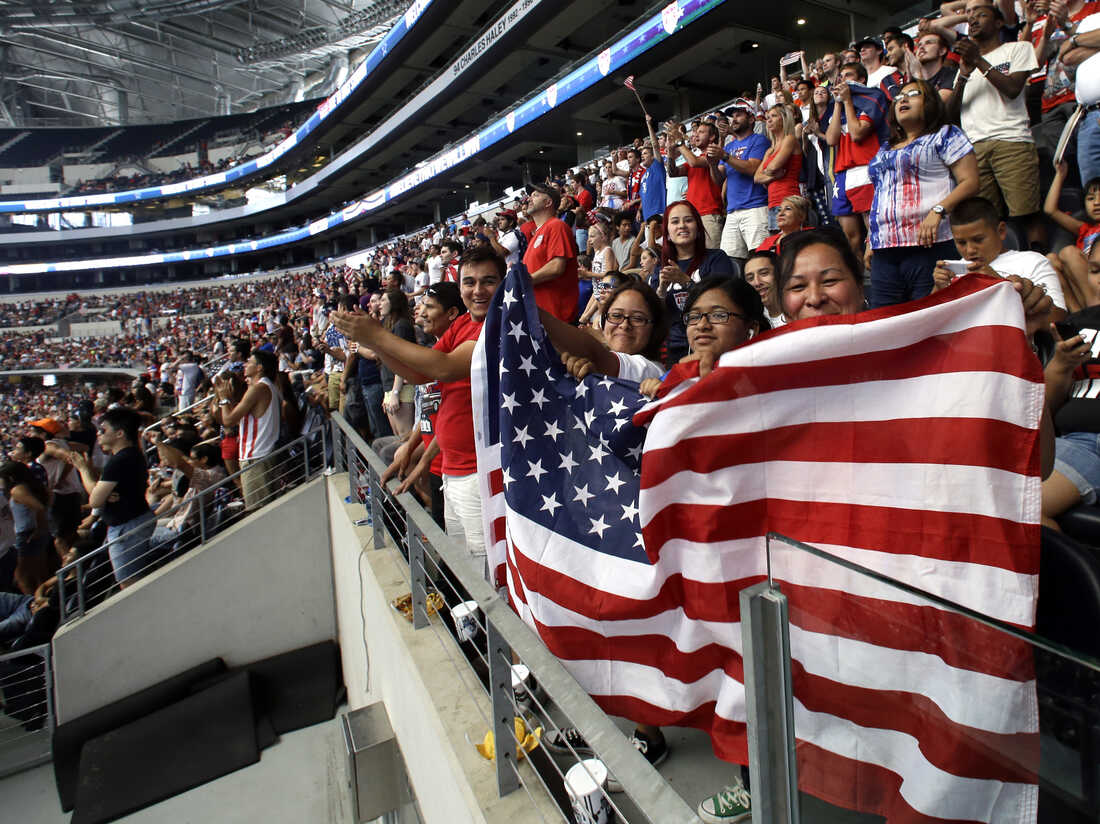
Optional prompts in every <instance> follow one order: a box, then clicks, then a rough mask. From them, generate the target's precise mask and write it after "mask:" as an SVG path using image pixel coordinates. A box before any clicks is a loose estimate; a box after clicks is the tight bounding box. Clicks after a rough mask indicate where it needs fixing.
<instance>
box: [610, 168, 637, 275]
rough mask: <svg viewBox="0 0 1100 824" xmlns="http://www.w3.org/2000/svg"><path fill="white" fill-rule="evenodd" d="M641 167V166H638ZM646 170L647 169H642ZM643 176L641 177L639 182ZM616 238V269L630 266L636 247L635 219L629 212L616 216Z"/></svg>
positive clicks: (613, 245) (612, 244)
mask: <svg viewBox="0 0 1100 824" xmlns="http://www.w3.org/2000/svg"><path fill="white" fill-rule="evenodd" d="M638 168H639V169H641V166H639V167H638ZM642 171H643V172H644V171H645V170H644V169H642ZM640 182H641V178H640V177H639V183H640ZM614 225H615V230H616V235H615V238H614V239H613V240H612V241H611V252H612V254H613V255H614V257H615V268H616V269H628V268H630V253H631V249H632V248H633V247H634V219H633V218H632V217H631V216H630V215H628V214H625V213H624V214H620V215H617V216H616V217H615V224H614Z"/></svg>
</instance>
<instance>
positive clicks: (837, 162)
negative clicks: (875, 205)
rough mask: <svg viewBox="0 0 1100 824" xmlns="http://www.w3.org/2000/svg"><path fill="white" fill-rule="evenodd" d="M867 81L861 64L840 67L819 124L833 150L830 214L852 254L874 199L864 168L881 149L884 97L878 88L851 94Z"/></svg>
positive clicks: (858, 249)
mask: <svg viewBox="0 0 1100 824" xmlns="http://www.w3.org/2000/svg"><path fill="white" fill-rule="evenodd" d="M867 82H868V81H867V70H866V69H865V68H864V67H863V65H862V64H860V63H847V64H845V65H844V66H842V67H841V69H840V81H839V82H838V83H837V84H836V86H835V88H833V90H832V91H833V97H834V100H835V102H834V104H833V108H832V110H831V111H827V112H826V114H827V115H828V116H827V118H826V119H825V120H824V121H823V122H822V124H821V125H822V126H823V127H824V128H825V140H826V142H827V143H828V144H829V146H832V147H834V148H835V149H836V156H835V158H834V161H833V169H834V172H835V180H836V192H835V194H834V195H833V202H832V205H831V211H832V214H833V216H834V217H835V218H836V219H837V221H838V222H839V223H840V228H841V229H843V230H844V234H845V235H846V236H847V238H848V243H850V244H851V246H852V251H853V252H855V253H856V254H862V252H863V230H864V228H865V224H866V220H867V213H868V212H869V211H870V210H871V201H872V199H873V197H874V188H873V187H872V185H871V179H870V173H869V171H868V168H867V167H868V164H870V162H871V160H872V159H873V158H874V156H875V155H876V154H877V153H878V150H879V146H880V145H881V141H880V138H879V136H880V133H881V131H882V130H883V128H884V127H885V120H886V112H887V102H886V96H885V95H884V94H883V93H882V92H881V91H879V90H878V89H867V90H866V91H863V90H860V91H858V93H856V92H853V86H856V88H857V89H858V87H859V85H863V84H866V83H867ZM857 84H858V85H857Z"/></svg>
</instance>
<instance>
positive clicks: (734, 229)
mask: <svg viewBox="0 0 1100 824" xmlns="http://www.w3.org/2000/svg"><path fill="white" fill-rule="evenodd" d="M726 115H727V116H728V117H729V122H730V134H729V142H728V143H726V145H725V146H724V147H721V148H719V147H718V146H711V147H710V148H709V149H708V151H709V152H710V154H711V155H712V156H714V157H716V158H717V159H718V161H719V162H718V164H717V165H715V166H711V167H710V171H711V176H712V177H713V178H714V182H715V183H717V184H718V185H719V186H721V185H725V187H726V223H725V226H724V227H723V228H722V242H721V249H722V251H723V252H725V253H726V254H727V255H729V256H730V257H731V258H735V259H737V261H738V263H743V262H744V261H745V259H746V258H748V256H749V252H751V251H752V250H753V249H755V248H756V247H757V246H759V245H760V244H761V243H763V242H764V239H765V238H766V237H767V236H768V190H767V189H766V188H765V187H764V186H762V185H760V184H759V183H756V182H754V180H753V175H755V174H756V170H757V169H758V168H759V166H760V163H761V162H762V161H763V159H764V155H765V154H766V153H767V151H768V146H769V145H770V144H769V141H768V138H766V137H765V136H764V135H762V134H757V133H756V132H755V131H753V124H754V122H755V120H756V115H755V114H754V112H753V108H752V104H751V103H749V101H748V100H746V99H745V98H743V97H739V98H737V99H736V100H735V101H733V105H732V106H731V107H730V108H729V109H727V110H726Z"/></svg>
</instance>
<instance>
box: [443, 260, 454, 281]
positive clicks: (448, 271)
mask: <svg viewBox="0 0 1100 824" xmlns="http://www.w3.org/2000/svg"><path fill="white" fill-rule="evenodd" d="M443 280H449V281H451V282H453V283H458V261H457V260H452V261H451V262H450V263H445V264H444V265H443Z"/></svg>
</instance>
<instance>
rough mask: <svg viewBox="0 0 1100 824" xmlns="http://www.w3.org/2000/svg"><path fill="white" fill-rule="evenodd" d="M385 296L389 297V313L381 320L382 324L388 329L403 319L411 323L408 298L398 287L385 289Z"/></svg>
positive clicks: (390, 329)
mask: <svg viewBox="0 0 1100 824" xmlns="http://www.w3.org/2000/svg"><path fill="white" fill-rule="evenodd" d="M385 294H386V297H387V298H389V299H390V313H389V314H388V315H386V317H385V319H384V320H383V321H382V325H383V326H384V327H385V328H386V329H387V330H389V331H391V332H392V331H393V327H394V326H396V325H397V323H398V322H399V321H402V320H405V321H408V322H409V324H410V325H411V324H412V311H411V310H410V309H409V299H408V298H407V297H406V296H405V293H404V292H402V291H401V290H400V289H387V290H386V293H385Z"/></svg>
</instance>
